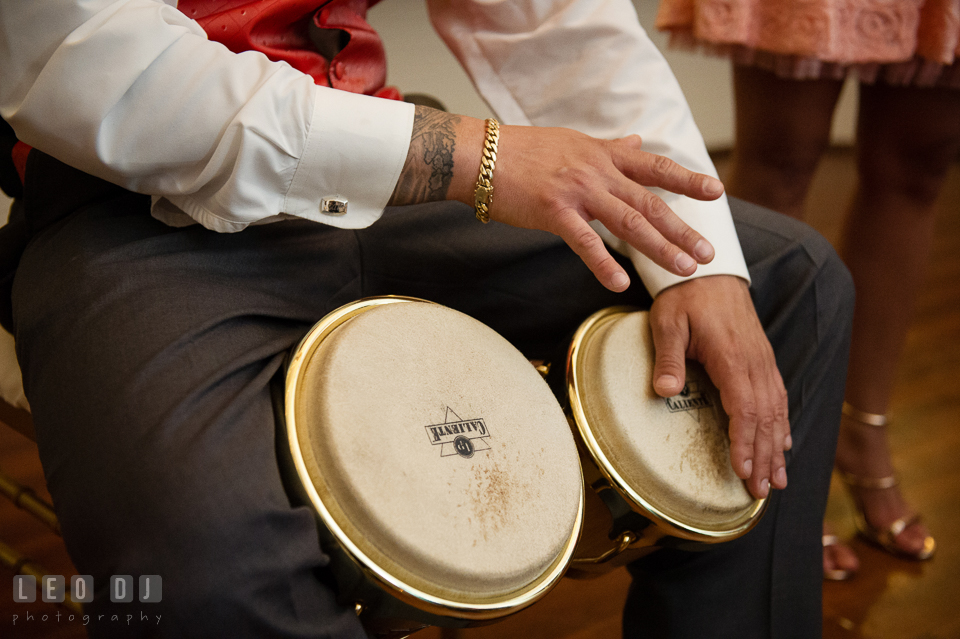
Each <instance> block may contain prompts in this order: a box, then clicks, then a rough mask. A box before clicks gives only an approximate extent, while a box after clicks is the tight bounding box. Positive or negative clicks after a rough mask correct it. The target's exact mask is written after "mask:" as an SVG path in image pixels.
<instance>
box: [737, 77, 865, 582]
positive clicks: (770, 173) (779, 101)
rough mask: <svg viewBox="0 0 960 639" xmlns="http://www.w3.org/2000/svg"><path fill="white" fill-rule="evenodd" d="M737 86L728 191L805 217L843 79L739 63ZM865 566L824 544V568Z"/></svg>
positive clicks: (843, 548)
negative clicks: (797, 76)
mask: <svg viewBox="0 0 960 639" xmlns="http://www.w3.org/2000/svg"><path fill="white" fill-rule="evenodd" d="M733 86H734V93H735V98H736V107H737V109H736V112H737V115H736V118H737V120H736V129H737V143H736V146H735V148H734V152H733V162H732V169H731V174H730V176H729V178H728V179H727V182H726V186H727V192H728V193H730V194H731V195H733V196H736V197H740V198H743V199H745V200H747V201H749V202H754V203H756V204H760V205H762V206H766V207H768V208H771V209H773V210H775V211H780V212H781V213H785V214H787V215H790V216H792V217H795V218H798V219H800V218H802V217H803V204H804V200H805V199H806V197H807V190H808V188H809V186H810V180H811V179H812V178H813V173H814V171H815V170H816V168H817V164H818V163H819V161H820V157H821V156H822V155H823V152H824V150H825V149H826V148H827V145H828V144H829V142H830V125H831V122H832V120H833V111H834V108H835V107H836V104H837V100H838V99H839V97H840V89H841V88H842V87H843V83H842V82H840V81H836V80H809V81H798V80H784V79H782V78H778V77H777V76H776V75H774V74H773V73H770V72H769V71H764V70H762V69H757V68H754V67H747V66H734V71H733ZM823 533H824V538H825V539H828V538H833V531H832V530H831V529H829V528H828V527H827V526H826V524H825V525H824V531H823ZM828 535H829V536H830V537H828ZM859 566H860V563H859V561H858V560H857V556H856V554H854V552H853V550H852V549H851V548H850V547H849V546H847V545H846V544H844V543H842V542H839V541H836V542H831V543H830V544H829V545H825V546H824V549H823V571H824V574H826V575H830V574H839V575H843V574H852V573H853V572H855V571H856V570H857V569H858V568H859Z"/></svg>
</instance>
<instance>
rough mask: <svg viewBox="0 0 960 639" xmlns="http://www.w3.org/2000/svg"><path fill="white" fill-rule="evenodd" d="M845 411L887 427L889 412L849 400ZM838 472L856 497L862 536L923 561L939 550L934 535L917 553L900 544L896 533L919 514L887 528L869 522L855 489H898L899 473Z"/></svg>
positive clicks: (869, 424) (853, 496)
mask: <svg viewBox="0 0 960 639" xmlns="http://www.w3.org/2000/svg"><path fill="white" fill-rule="evenodd" d="M843 414H844V415H846V416H847V417H849V418H850V419H852V420H854V421H856V422H860V423H861V424H866V425H867V426H874V427H877V428H884V427H885V426H886V425H887V416H886V415H879V414H877V413H868V412H866V411H862V410H860V409H859V408H856V407H854V406H852V405H850V404H848V403H847V402H844V403H843ZM837 472H839V473H840V477H841V478H842V479H843V482H844V483H845V484H846V485H847V487H848V489H850V490H849V491H848V492H849V493H850V496H851V497H852V498H853V503H854V521H855V523H856V526H857V530H858V531H859V533H860V535H861V536H863V537H864V538H865V539H867V540H868V541H871V542H873V543H874V544H876V545H878V546H880V547H881V548H883V549H884V550H886V551H887V552H889V553H890V554H892V555H897V556H900V557H908V558H910V559H917V560H920V561H923V560H925V559H930V557H932V556H933V553H934V552H935V551H936V549H937V542H936V541H935V540H934V538H933V537H932V536H931V535H927V536H926V538H925V539H924V540H923V548H921V549H920V550H919V551H917V552H916V553H912V552H909V551H906V550H904V549H903V548H901V547H900V546H899V545H897V536H898V535H899V534H900V533H902V532H903V531H904V530H906V529H907V528H908V527H909V526H911V525H912V524H915V523H917V522H919V521H920V515H911V516H908V517H901V518H899V519H897V520H896V521H894V522H893V523H891V524H890V525H889V526H887V527H886V528H877V527H875V526H873V525H872V524H871V523H870V522H868V521H867V517H866V514H865V510H864V504H863V499H862V498H861V497H860V496H859V495H858V494H857V493H856V491H855V490H852V489H854V488H859V489H862V490H889V489H891V488H895V487H896V486H898V485H899V484H900V480H899V479H898V478H897V476H896V475H890V476H888V477H876V478H874V477H860V476H858V475H854V474H851V473H848V472H845V471H842V470H840V469H837Z"/></svg>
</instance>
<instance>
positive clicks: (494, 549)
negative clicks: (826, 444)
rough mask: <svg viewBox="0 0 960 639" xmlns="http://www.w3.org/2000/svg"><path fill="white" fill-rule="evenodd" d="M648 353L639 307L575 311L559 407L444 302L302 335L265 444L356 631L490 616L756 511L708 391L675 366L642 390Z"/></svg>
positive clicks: (362, 312)
mask: <svg viewBox="0 0 960 639" xmlns="http://www.w3.org/2000/svg"><path fill="white" fill-rule="evenodd" d="M652 352H653V351H652V344H651V342H650V337H649V329H648V327H647V325H646V314H645V313H639V312H632V311H630V310H629V309H608V310H606V311H601V312H600V313H597V314H595V315H594V316H592V317H591V318H589V319H588V320H587V321H586V322H584V324H583V325H582V326H581V327H580V330H579V331H578V332H577V334H576V336H575V337H574V340H573V344H572V345H571V348H570V355H569V358H568V359H569V361H568V371H567V377H568V387H569V410H567V411H564V410H563V409H562V408H561V405H560V403H559V402H558V401H557V398H556V397H555V396H554V394H553V393H552V392H551V390H550V388H549V387H548V385H547V384H546V382H545V381H544V379H543V378H542V376H541V375H540V374H539V373H538V372H537V370H536V369H534V367H533V366H531V365H530V363H529V362H528V361H527V360H526V359H525V358H524V356H523V355H522V354H521V353H520V352H519V351H518V350H517V349H516V348H514V347H513V346H512V345H511V344H510V343H509V342H507V341H506V340H505V339H504V338H503V337H501V336H500V335H498V334H497V333H496V332H494V331H493V330H492V329H490V328H489V327H487V326H485V325H484V324H482V323H480V322H478V321H476V320H474V319H472V318H470V317H468V316H466V315H463V314H462V313H459V312H457V311H454V310H452V309H449V308H446V307H444V306H441V305H438V304H434V303H431V302H426V301H423V300H417V299H413V298H403V297H380V298H370V299H366V300H361V301H359V302H355V303H352V304H349V305H347V306H344V307H342V308H340V309H338V310H336V311H334V312H332V313H330V314H329V315H327V316H326V317H324V318H323V319H322V320H321V321H320V322H319V323H318V324H317V325H315V326H314V327H313V329H311V331H310V332H309V333H308V334H307V335H306V337H304V339H303V340H302V342H301V343H300V345H299V346H298V347H297V348H296V350H295V351H294V353H293V354H292V356H291V359H290V362H289V365H288V367H287V370H286V378H285V381H283V383H282V392H278V393H276V396H275V401H276V409H277V410H276V413H277V417H278V425H279V426H280V429H281V433H280V436H279V437H278V453H279V456H280V459H281V465H282V466H283V467H284V475H285V479H286V483H287V485H288V489H289V490H290V492H291V494H292V495H293V496H294V498H295V500H297V501H299V502H301V503H303V504H306V505H308V506H310V507H312V508H313V509H314V511H315V513H316V515H317V517H318V519H319V522H320V527H319V528H320V534H321V544H322V546H323V548H324V550H325V551H326V552H327V554H328V555H330V558H331V563H330V566H331V569H332V571H333V573H334V577H335V579H336V581H337V587H338V591H339V596H340V598H341V600H342V602H343V603H344V604H347V605H351V606H354V607H355V609H356V611H357V614H358V615H359V617H360V619H361V621H362V622H363V623H364V625H365V627H366V628H367V631H368V632H370V633H371V634H372V635H373V636H376V637H386V638H394V637H403V636H406V635H408V634H411V633H413V632H416V631H417V630H420V629H422V628H424V627H426V626H430V625H440V626H447V627H464V626H469V625H478V624H484V623H491V622H493V621H495V620H497V619H499V618H501V617H504V616H506V615H509V614H511V613H514V612H517V611H519V610H521V609H523V608H525V607H527V606H529V605H531V604H532V603H534V602H535V601H537V600H538V599H540V598H541V597H542V596H544V595H545V594H546V593H547V592H548V591H549V590H550V589H551V588H552V587H553V586H554V585H555V584H556V583H557V582H558V581H559V579H560V578H561V577H562V576H563V575H564V573H565V571H567V570H568V569H569V570H570V571H571V574H572V575H580V576H587V575H590V574H599V573H600V572H602V571H604V570H607V569H609V567H610V566H615V565H620V564H623V563H625V562H627V561H629V560H632V559H634V558H636V557H638V556H640V555H642V554H644V553H646V552H649V551H650V550H651V549H653V548H655V547H659V546H664V545H681V546H682V545H683V544H687V543H691V542H693V543H703V542H706V543H711V542H717V541H724V540H727V539H732V538H734V537H738V536H740V535H742V534H744V533H745V532H746V531H747V530H749V529H750V528H751V527H752V526H753V525H754V524H755V523H756V522H757V520H758V519H759V517H760V515H761V513H762V511H763V507H764V505H765V501H764V500H754V499H753V498H752V497H750V495H749V494H748V493H747V491H746V489H745V487H744V485H743V482H742V481H741V480H739V479H738V478H737V477H736V475H735V474H734V473H733V470H732V468H730V461H729V440H728V439H727V435H726V421H725V418H724V416H723V411H722V410H721V408H720V403H719V398H718V397H717V395H716V391H715V389H713V387H712V386H711V385H710V384H709V380H708V379H707V378H706V375H705V374H704V373H703V372H702V370H700V371H696V370H695V369H694V368H693V367H690V368H688V370H690V371H691V373H690V374H688V382H687V387H686V388H685V389H684V393H682V394H681V395H679V396H677V397H674V398H670V399H669V400H663V399H662V398H659V397H657V396H656V395H654V394H653V391H652V390H651V386H652V385H651V383H650V375H651V373H652ZM571 426H573V428H571Z"/></svg>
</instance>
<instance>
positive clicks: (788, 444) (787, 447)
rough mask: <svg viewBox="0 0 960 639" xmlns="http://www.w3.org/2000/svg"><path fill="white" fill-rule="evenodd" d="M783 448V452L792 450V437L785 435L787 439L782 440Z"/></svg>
mask: <svg viewBox="0 0 960 639" xmlns="http://www.w3.org/2000/svg"><path fill="white" fill-rule="evenodd" d="M783 448H784V449H785V450H790V449H791V448H793V437H791V436H790V435H787V438H786V439H784V440H783Z"/></svg>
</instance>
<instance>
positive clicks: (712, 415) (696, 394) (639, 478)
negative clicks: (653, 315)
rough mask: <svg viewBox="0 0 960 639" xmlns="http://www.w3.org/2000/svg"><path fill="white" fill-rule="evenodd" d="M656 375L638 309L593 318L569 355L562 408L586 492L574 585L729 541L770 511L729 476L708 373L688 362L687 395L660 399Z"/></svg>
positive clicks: (724, 423) (723, 425) (726, 442)
mask: <svg viewBox="0 0 960 639" xmlns="http://www.w3.org/2000/svg"><path fill="white" fill-rule="evenodd" d="M653 365H654V349H653V338H652V336H651V332H650V327H649V322H648V314H647V313H646V312H643V311H637V310H636V309H631V308H626V307H615V308H609V309H605V310H602V311H599V312H597V313H595V314H593V315H592V316H590V317H589V318H588V319H587V320H586V321H585V322H583V324H581V326H580V328H579V329H578V330H577V332H576V333H575V335H574V338H573V340H572V343H571V345H570V348H569V351H568V355H567V366H566V389H565V393H566V398H565V400H566V403H567V404H568V405H567V413H568V416H569V418H570V421H571V426H573V427H574V430H575V431H576V433H577V435H578V442H577V443H578V447H579V449H580V455H581V461H582V465H583V475H584V481H585V482H586V486H587V490H586V496H585V516H584V533H583V536H582V539H581V542H580V544H579V545H578V547H577V549H576V552H575V554H574V558H573V560H572V562H571V567H570V575H571V576H573V577H577V576H580V577H589V576H591V575H597V574H600V573H602V572H604V571H606V570H608V569H610V568H611V567H613V566H620V565H623V564H625V563H627V562H629V561H632V560H634V559H637V558H639V557H641V556H643V555H644V554H647V553H649V552H651V551H653V550H655V549H657V548H661V547H678V548H686V549H690V550H698V549H704V548H705V546H704V544H712V543H717V542H723V541H728V540H731V539H735V538H737V537H739V536H741V535H743V534H745V533H746V532H747V531H749V530H750V529H751V528H752V527H753V526H755V525H756V523H757V522H758V521H759V519H760V516H761V515H762V513H763V510H764V508H765V507H766V500H765V499H754V498H753V497H752V496H751V495H750V493H749V492H748V491H747V488H746V486H745V484H744V482H743V481H742V480H741V479H740V478H739V477H737V475H736V473H734V471H733V467H732V465H731V462H730V439H729V436H728V434H727V428H728V420H727V416H726V413H725V412H724V411H723V408H722V406H721V404H720V397H719V391H717V389H716V387H714V385H713V384H712V383H711V382H710V379H709V377H708V376H707V374H706V371H704V369H703V368H702V367H701V366H700V365H699V364H698V363H697V362H694V361H687V365H686V370H687V378H686V384H685V386H684V389H683V391H682V392H681V393H680V394H679V395H677V396H675V397H670V398H666V399H665V398H662V397H660V396H658V395H657V394H656V393H655V392H654V390H653V382H652V377H653Z"/></svg>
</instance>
